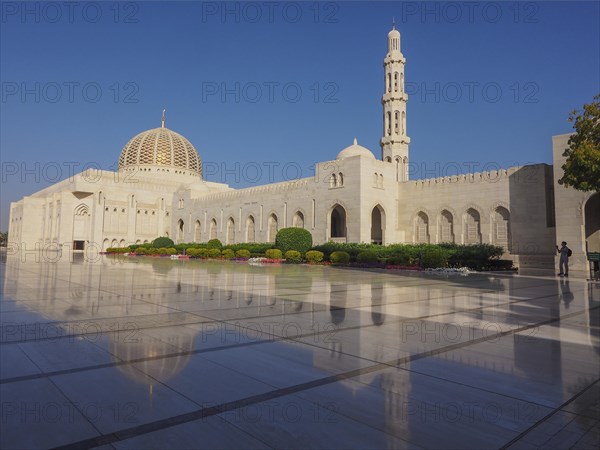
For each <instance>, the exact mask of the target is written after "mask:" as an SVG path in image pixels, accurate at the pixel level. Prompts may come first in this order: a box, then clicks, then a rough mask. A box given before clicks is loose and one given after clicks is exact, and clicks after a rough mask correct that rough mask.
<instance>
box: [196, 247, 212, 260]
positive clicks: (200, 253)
mask: <svg viewBox="0 0 600 450" xmlns="http://www.w3.org/2000/svg"><path fill="white" fill-rule="evenodd" d="M209 251H210V249H208V248H197V249H196V256H197V257H198V258H208V252H209Z"/></svg>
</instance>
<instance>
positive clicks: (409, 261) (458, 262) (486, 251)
mask: <svg viewBox="0 0 600 450" xmlns="http://www.w3.org/2000/svg"><path fill="white" fill-rule="evenodd" d="M311 250H313V251H320V252H323V254H324V255H325V258H326V259H329V260H331V254H332V253H334V252H337V251H343V252H346V253H348V255H349V257H350V262H359V263H365V262H367V261H365V260H364V259H363V258H366V259H368V260H369V261H368V262H375V261H380V262H383V263H386V264H390V265H414V266H420V267H423V268H428V267H468V268H470V269H475V270H491V269H494V268H497V267H501V268H506V267H507V266H508V264H509V263H507V262H504V263H498V262H497V261H500V259H499V258H500V256H501V255H502V254H503V252H504V250H503V249H502V247H498V246H495V245H490V244H478V245H459V244H439V245H436V244H391V245H386V246H383V245H376V244H356V243H350V244H343V243H336V242H327V243H325V244H322V245H316V246H314V247H313V248H312V249H311ZM364 252H368V253H367V254H366V255H363V256H362V257H359V255H360V254H361V253H364ZM509 267H510V266H509Z"/></svg>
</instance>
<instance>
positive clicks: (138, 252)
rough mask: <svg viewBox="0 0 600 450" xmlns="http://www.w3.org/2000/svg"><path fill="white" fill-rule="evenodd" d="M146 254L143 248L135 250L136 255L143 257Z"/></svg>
mask: <svg viewBox="0 0 600 450" xmlns="http://www.w3.org/2000/svg"><path fill="white" fill-rule="evenodd" d="M146 253H147V250H146V249H145V248H144V247H138V248H136V249H135V254H136V255H145V254H146Z"/></svg>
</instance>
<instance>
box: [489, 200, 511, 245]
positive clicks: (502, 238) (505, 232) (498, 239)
mask: <svg viewBox="0 0 600 450" xmlns="http://www.w3.org/2000/svg"><path fill="white" fill-rule="evenodd" d="M492 242H493V243H494V245H499V246H502V247H504V249H505V250H506V251H510V248H511V236H510V212H509V211H508V209H507V208H505V207H504V206H497V207H496V208H495V209H494V213H493V214H492Z"/></svg>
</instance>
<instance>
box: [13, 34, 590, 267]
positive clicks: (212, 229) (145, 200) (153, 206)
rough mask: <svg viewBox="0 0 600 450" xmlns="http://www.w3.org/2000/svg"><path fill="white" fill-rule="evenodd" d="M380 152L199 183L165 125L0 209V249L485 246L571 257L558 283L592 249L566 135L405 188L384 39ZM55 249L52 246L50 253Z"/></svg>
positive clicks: (394, 69)
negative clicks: (243, 180)
mask: <svg viewBox="0 0 600 450" xmlns="http://www.w3.org/2000/svg"><path fill="white" fill-rule="evenodd" d="M387 44H388V45H387V54H386V56H385V59H384V91H383V96H382V99H381V101H382V106H383V137H382V138H381V142H380V144H381V153H380V157H379V158H377V157H375V155H374V154H373V152H372V151H371V150H369V149H367V148H365V147H363V146H361V145H360V144H358V142H357V141H356V139H354V143H353V144H351V145H350V146H348V147H346V148H344V149H343V150H341V151H340V152H339V153H338V154H337V156H336V157H335V159H334V160H331V161H325V162H321V163H317V164H316V165H315V175H314V177H310V178H303V179H297V180H293V181H286V182H281V183H273V184H267V185H264V186H257V187H251V188H245V189H233V188H231V187H229V186H228V185H227V184H223V183H214V182H209V181H206V180H203V179H202V161H201V158H200V156H199V155H198V152H197V151H196V149H195V148H194V146H193V145H192V144H191V143H190V142H189V141H188V140H187V139H186V138H185V137H184V136H182V135H180V134H178V133H176V132H174V131H172V130H170V129H168V128H166V127H165V121H164V114H163V120H162V124H161V127H160V128H154V129H151V130H147V131H144V132H142V133H140V134H138V135H136V136H134V137H133V138H132V139H131V140H130V141H129V142H128V143H127V145H125V147H124V148H123V150H122V152H121V155H120V157H119V165H118V171H116V172H112V171H102V170H87V171H84V172H82V173H80V174H78V175H75V176H73V177H70V178H69V179H66V180H63V181H61V182H58V183H56V184H54V185H52V186H49V187H47V188H45V189H43V190H41V191H39V192H36V193H34V194H32V195H30V196H26V197H24V198H22V199H21V200H19V201H17V202H12V203H11V207H10V219H9V234H8V241H9V244H10V245H13V246H19V247H21V248H27V249H31V248H44V246H54V247H57V246H66V247H67V248H72V249H73V250H78V251H85V250H86V249H89V248H92V247H93V248H96V249H98V250H103V249H106V248H108V247H117V246H126V245H128V244H132V243H144V242H149V241H152V240H153V239H154V238H156V237H157V236H170V237H172V238H173V239H174V240H175V241H176V242H206V241H208V240H209V239H214V238H217V239H220V240H221V241H222V242H224V243H226V244H232V243H240V242H273V241H274V240H275V235H276V233H277V230H278V229H279V228H282V227H302V228H305V229H307V230H309V231H310V232H311V234H312V237H313V241H314V242H315V243H323V242H327V241H335V242H371V243H377V244H391V243H419V242H422V243H440V242H456V243H461V244H476V243H492V244H495V245H500V246H502V247H503V248H504V249H505V257H506V258H511V259H513V260H514V261H515V264H516V266H518V267H519V268H520V269H521V270H532V271H535V270H538V271H541V272H542V273H549V271H554V267H555V264H556V255H555V251H554V249H555V247H554V246H555V245H556V243H557V242H560V241H563V240H564V241H567V242H568V245H569V247H570V248H571V249H572V250H573V257H572V258H571V276H581V277H585V276H586V274H587V270H588V266H587V261H586V251H600V194H599V193H583V192H579V191H576V190H573V189H570V188H565V187H564V186H561V185H559V184H558V179H559V178H560V177H561V175H562V173H561V172H562V169H561V166H562V164H563V163H564V158H563V156H562V153H563V151H564V149H565V148H566V147H567V145H568V139H569V135H567V134H565V135H559V136H554V137H553V138H552V146H553V164H552V165H548V164H533V165H526V166H521V167H511V168H509V169H505V170H497V171H489V172H481V173H469V174H462V175H454V176H448V177H441V178H431V179H424V180H409V178H408V161H409V151H408V149H409V144H410V138H409V137H408V135H407V128H406V105H407V101H408V96H407V94H406V92H405V90H404V68H405V63H406V59H405V57H404V55H403V54H402V51H401V49H400V33H399V32H398V30H396V29H395V27H394V28H393V29H392V30H391V31H390V32H389V33H388V42H387ZM63 248H64V247H63Z"/></svg>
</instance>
